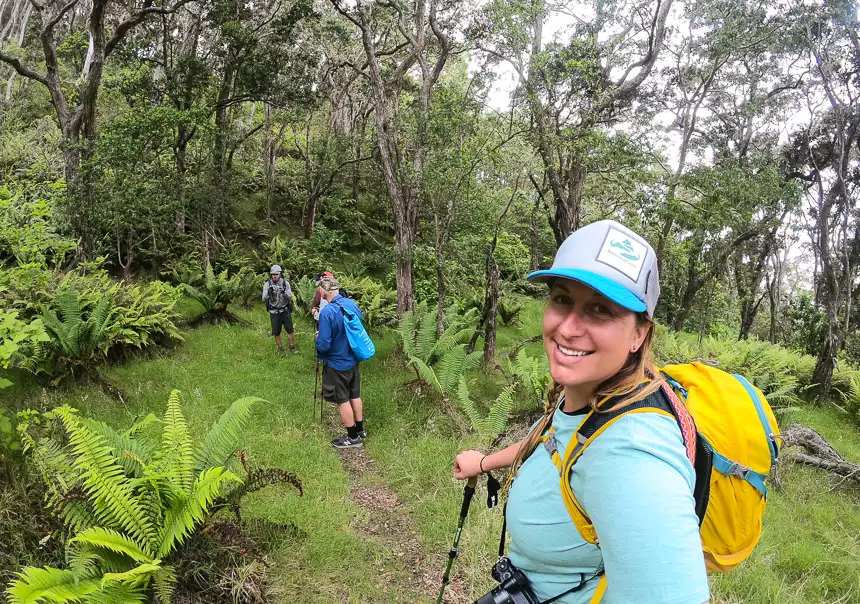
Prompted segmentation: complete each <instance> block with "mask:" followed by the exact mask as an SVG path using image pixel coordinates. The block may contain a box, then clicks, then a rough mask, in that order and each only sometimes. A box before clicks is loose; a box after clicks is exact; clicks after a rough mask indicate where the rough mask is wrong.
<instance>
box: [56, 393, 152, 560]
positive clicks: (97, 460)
mask: <svg viewBox="0 0 860 604" xmlns="http://www.w3.org/2000/svg"><path fill="white" fill-rule="evenodd" d="M56 413H57V416H58V417H59V418H60V419H61V420H62V422H63V425H64V427H65V429H66V432H67V433H68V434H69V440H70V444H71V446H72V452H73V454H74V455H75V457H76V459H75V462H74V469H75V470H77V471H78V472H80V474H81V477H82V484H83V486H84V489H85V490H86V491H87V493H88V494H89V497H90V501H91V502H92V503H93V508H94V510H95V514H96V517H97V518H98V519H99V520H100V521H102V522H104V523H107V524H108V526H119V527H122V528H123V529H125V531H126V532H127V533H128V534H129V535H130V536H131V537H133V538H134V539H136V540H137V541H138V542H139V543H141V544H145V545H146V546H150V545H152V544H153V543H154V539H155V537H156V531H155V528H154V527H153V526H152V523H151V521H150V519H149V518H148V517H147V514H146V512H145V510H144V509H143V508H142V506H141V505H140V504H139V502H138V501H137V499H136V498H135V496H134V493H133V492H132V488H131V485H130V483H129V481H128V480H126V478H125V472H124V470H123V467H122V466H121V465H119V464H118V463H117V462H116V460H115V458H114V456H113V450H112V449H111V447H110V446H108V445H107V443H106V442H105V439H104V438H103V437H102V436H101V435H100V434H98V433H96V432H93V431H91V430H88V429H87V428H86V427H85V426H84V425H83V424H81V423H80V422H79V421H78V418H77V417H76V416H75V414H74V413H73V412H72V410H71V408H70V407H68V406H67V405H65V406H63V407H60V408H58V409H57V410H56Z"/></svg>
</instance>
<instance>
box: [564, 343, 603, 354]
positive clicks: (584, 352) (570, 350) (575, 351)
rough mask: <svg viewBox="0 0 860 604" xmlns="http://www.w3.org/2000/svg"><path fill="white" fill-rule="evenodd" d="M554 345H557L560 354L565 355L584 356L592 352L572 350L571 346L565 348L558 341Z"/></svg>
mask: <svg viewBox="0 0 860 604" xmlns="http://www.w3.org/2000/svg"><path fill="white" fill-rule="evenodd" d="M556 346H558V349H559V350H560V351H561V354H563V355H564V356H566V357H584V356H585V355H587V354H591V353H592V352H594V351H592V350H573V349H572V348H565V347H564V346H562V345H561V344H558V343H556Z"/></svg>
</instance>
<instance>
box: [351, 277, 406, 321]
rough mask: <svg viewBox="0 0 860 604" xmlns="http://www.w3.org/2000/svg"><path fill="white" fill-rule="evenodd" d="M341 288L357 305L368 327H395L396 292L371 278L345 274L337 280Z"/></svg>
mask: <svg viewBox="0 0 860 604" xmlns="http://www.w3.org/2000/svg"><path fill="white" fill-rule="evenodd" d="M338 282H339V283H340V285H341V287H342V288H343V289H345V290H346V293H347V294H348V295H349V297H350V298H352V299H353V300H355V301H356V303H358V305H359V307H360V308H361V312H362V315H363V316H364V324H365V325H367V326H368V327H394V326H395V325H397V292H396V291H394V290H392V289H388V288H387V287H385V285H383V284H382V283H381V282H379V281H376V280H375V279H373V278H372V277H367V276H364V277H355V276H353V275H349V274H345V275H342V276H340V277H339V278H338Z"/></svg>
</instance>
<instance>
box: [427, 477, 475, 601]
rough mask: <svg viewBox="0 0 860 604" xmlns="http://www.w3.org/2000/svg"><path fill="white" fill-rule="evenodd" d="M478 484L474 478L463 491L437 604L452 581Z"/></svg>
mask: <svg viewBox="0 0 860 604" xmlns="http://www.w3.org/2000/svg"><path fill="white" fill-rule="evenodd" d="M477 484H478V478H477V477H472V478H470V479H469V480H468V481H467V482H466V488H464V489H463V505H462V507H460V522H458V523H457V532H456V533H454V544H453V545H452V546H451V551H450V552H448V563H447V564H446V565H445V573H444V574H443V575H442V589H440V590H439V597H438V598H436V604H442V596H444V595H445V588H446V587H447V586H448V583H449V582H450V581H451V567H452V566H453V565H454V558H456V557H457V554H458V551H457V547H458V546H459V545H460V534H461V533H462V532H463V523H464V522H465V521H466V516H468V515H469V505H470V504H471V503H472V496H473V495H474V494H475V486H476V485H477Z"/></svg>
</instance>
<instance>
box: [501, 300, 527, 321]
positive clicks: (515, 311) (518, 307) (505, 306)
mask: <svg viewBox="0 0 860 604" xmlns="http://www.w3.org/2000/svg"><path fill="white" fill-rule="evenodd" d="M524 308H525V303H524V302H523V301H522V299H520V298H518V297H516V296H512V295H510V294H507V295H503V296H502V297H501V298H500V299H499V304H498V309H499V317H501V319H502V324H503V325H506V326H512V325H522V321H520V313H521V312H522V311H523V309H524Z"/></svg>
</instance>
